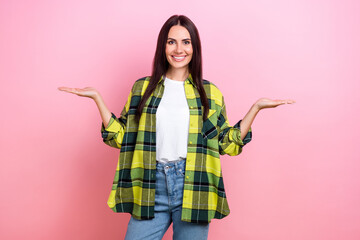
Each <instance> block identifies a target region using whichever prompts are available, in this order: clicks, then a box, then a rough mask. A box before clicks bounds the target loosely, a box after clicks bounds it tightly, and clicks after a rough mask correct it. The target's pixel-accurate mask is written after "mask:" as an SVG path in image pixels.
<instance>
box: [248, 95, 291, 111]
mask: <svg viewBox="0 0 360 240" xmlns="http://www.w3.org/2000/svg"><path fill="white" fill-rule="evenodd" d="M292 103H295V101H294V100H291V99H285V100H280V99H276V100H271V99H268V98H260V99H259V100H257V101H256V103H255V104H254V105H255V107H256V108H257V109H258V110H261V109H264V108H274V107H277V106H279V105H283V104H292Z"/></svg>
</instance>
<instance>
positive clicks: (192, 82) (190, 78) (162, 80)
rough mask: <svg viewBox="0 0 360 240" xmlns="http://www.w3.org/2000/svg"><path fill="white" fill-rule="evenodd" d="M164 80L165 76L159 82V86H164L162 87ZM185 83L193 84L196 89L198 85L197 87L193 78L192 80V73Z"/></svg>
mask: <svg viewBox="0 0 360 240" xmlns="http://www.w3.org/2000/svg"><path fill="white" fill-rule="evenodd" d="M164 80H165V75H162V76H161V78H160V80H159V82H158V84H160V83H161V84H162V85H164ZM185 82H186V83H189V82H190V83H191V84H192V85H193V86H194V87H195V88H196V85H195V83H194V80H193V78H192V76H191V73H189V76H188V77H187V79H186V80H185Z"/></svg>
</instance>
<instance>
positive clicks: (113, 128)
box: [101, 74, 252, 222]
mask: <svg viewBox="0 0 360 240" xmlns="http://www.w3.org/2000/svg"><path fill="white" fill-rule="evenodd" d="M149 79H150V77H144V78H141V79H139V80H137V81H136V82H135V83H134V85H133V87H132V90H131V92H130V94H129V96H128V99H127V102H126V104H125V106H124V108H123V110H122V112H121V116H120V117H119V118H117V117H116V116H115V115H114V114H113V113H112V117H111V119H110V122H109V124H108V126H107V127H106V128H104V125H102V128H101V133H102V137H103V141H104V142H105V143H106V144H108V145H110V146H112V147H115V148H119V149H120V156H119V161H118V164H117V168H116V173H115V177H114V182H113V186H112V190H111V193H110V196H109V199H108V205H109V207H110V208H111V209H112V210H113V211H114V212H128V213H131V214H132V216H133V217H134V218H136V219H151V218H153V217H154V205H155V180H156V109H157V107H158V106H159V103H160V101H161V97H162V96H163V93H164V79H163V77H161V79H160V81H159V82H158V84H157V86H156V88H155V90H154V92H153V94H152V95H151V96H150V97H149V99H148V100H147V102H146V104H145V107H144V109H143V111H142V115H141V118H140V121H139V123H137V122H136V121H135V112H136V109H137V106H138V105H139V103H140V99H141V97H142V96H143V94H144V92H145V90H146V88H147V86H148V84H149ZM203 85H204V89H205V92H206V95H207V97H208V101H209V108H210V109H209V115H208V118H207V120H206V121H203V119H202V112H203V106H202V104H201V100H200V94H199V92H198V91H197V89H196V87H195V85H194V82H193V79H192V76H191V74H189V77H188V78H187V79H186V80H185V83H184V88H185V94H186V99H187V103H188V105H189V111H190V124H189V135H188V148H187V156H186V169H185V179H184V192H183V203H182V215H181V220H182V221H186V222H210V221H211V219H213V218H218V219H221V218H223V217H225V216H227V215H228V214H229V213H230V210H229V206H228V202H227V200H226V195H225V189H224V183H223V178H222V172H221V166H220V157H219V155H220V154H221V155H224V154H228V155H231V156H235V155H238V154H240V153H241V151H242V147H243V146H244V145H245V144H246V143H248V142H250V141H251V137H252V132H251V128H250V130H249V132H248V133H247V134H246V136H245V138H244V140H243V141H242V140H241V138H240V122H241V120H240V121H239V122H238V123H236V124H235V125H234V126H230V125H229V122H228V120H227V116H226V110H225V103H224V97H223V95H222V94H221V92H220V91H219V89H218V88H217V87H216V86H215V85H214V84H213V83H211V82H209V81H207V80H203Z"/></svg>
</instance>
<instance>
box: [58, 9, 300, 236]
mask: <svg viewBox="0 0 360 240" xmlns="http://www.w3.org/2000/svg"><path fill="white" fill-rule="evenodd" d="M59 90H61V91H65V92H69V93H73V94H76V95H78V96H82V97H89V98H91V99H93V100H94V101H95V103H96V105H97V107H98V109H99V111H100V115H101V118H102V123H103V124H102V128H101V131H102V137H103V140H104V142H105V143H106V144H108V145H110V146H112V147H116V148H119V149H120V156H119V161H118V166H117V169H116V174H115V177H114V182H113V187H112V191H111V193H110V196H109V200H108V205H109V207H110V208H111V209H112V210H113V211H114V212H128V213H131V219H130V221H129V224H128V228H127V232H126V237H125V239H131V240H132V239H161V238H162V236H163V235H164V234H165V232H166V230H167V229H168V227H169V226H170V224H171V223H173V238H174V239H207V235H208V229H209V223H210V221H211V219H213V218H217V219H221V218H223V217H225V216H227V215H228V214H229V206H228V203H227V200H226V195H225V190H224V184H223V178H222V172H221V166H220V157H219V155H223V154H228V155H231V156H234V155H238V154H240V153H241V151H242V147H243V146H244V145H245V144H246V143H248V142H249V141H250V140H251V134H252V132H251V124H252V122H253V121H254V118H255V116H256V115H257V113H258V112H259V111H260V110H261V109H264V108H273V107H276V106H279V105H282V104H286V103H293V102H294V101H293V100H271V99H267V98H261V99H259V100H257V101H256V102H255V103H254V104H253V105H252V107H251V108H250V110H249V111H248V113H247V114H246V115H245V117H244V118H243V119H242V120H240V121H239V122H238V123H236V124H235V125H234V126H230V124H229V122H228V120H227V116H226V110H225V102H224V97H223V95H222V94H221V92H220V91H219V89H218V88H217V87H216V86H215V85H214V84H213V83H211V82H209V81H207V80H204V79H202V58H201V44H200V38H199V34H198V31H197V28H196V27H195V25H194V23H193V22H192V21H191V20H190V19H189V18H187V17H186V16H183V15H180V16H179V15H174V16H172V17H170V18H169V19H168V20H167V21H166V22H165V24H164V25H163V27H162V28H161V30H160V33H159V37H158V42H157V47H156V52H155V57H154V62H153V70H152V75H151V76H149V77H144V78H140V79H138V80H137V81H136V82H135V83H134V85H133V87H132V90H131V92H130V94H129V96H128V100H127V102H126V104H125V106H124V108H123V110H122V112H121V114H120V117H119V118H118V117H116V116H115V115H114V114H113V113H111V112H110V111H109V110H108V108H107V107H106V105H105V103H104V101H103V99H102V97H101V95H100V93H99V92H98V91H97V90H96V89H94V88H83V89H79V88H67V87H61V88H59Z"/></svg>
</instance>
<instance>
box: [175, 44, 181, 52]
mask: <svg viewBox="0 0 360 240" xmlns="http://www.w3.org/2000/svg"><path fill="white" fill-rule="evenodd" d="M175 51H176V53H182V52H183V47H182V44H181V43H180V44H177V45H176V49H175Z"/></svg>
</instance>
